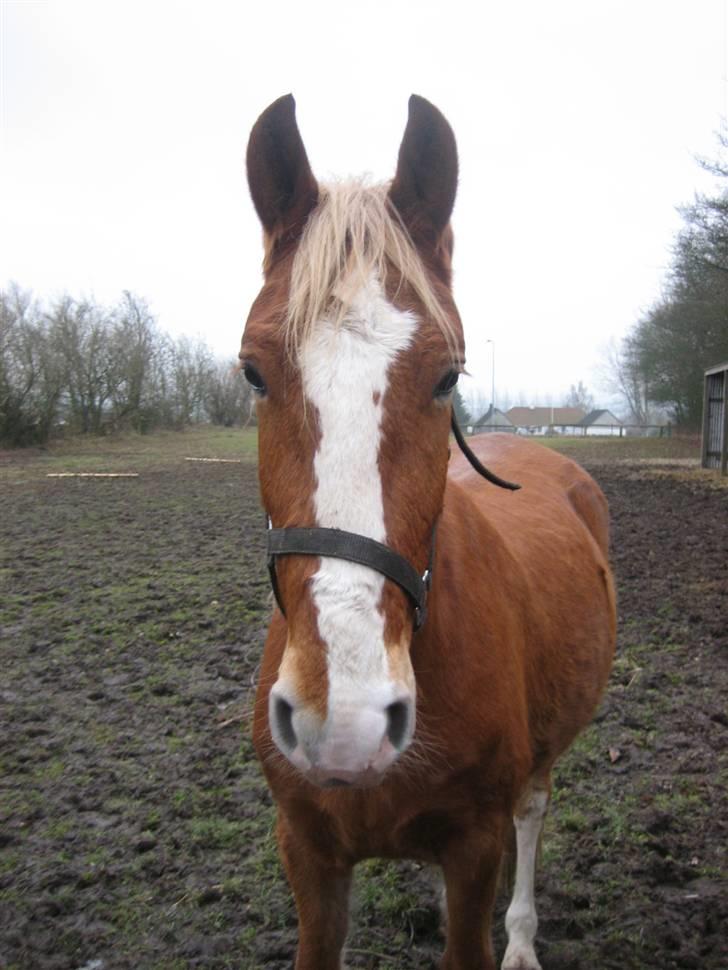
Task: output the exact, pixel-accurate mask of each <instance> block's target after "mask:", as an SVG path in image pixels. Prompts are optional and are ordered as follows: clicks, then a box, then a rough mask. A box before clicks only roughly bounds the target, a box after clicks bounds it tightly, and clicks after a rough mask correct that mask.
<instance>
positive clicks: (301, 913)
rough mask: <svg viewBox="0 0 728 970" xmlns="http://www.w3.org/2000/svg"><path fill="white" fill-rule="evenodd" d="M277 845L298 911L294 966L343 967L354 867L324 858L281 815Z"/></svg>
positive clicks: (310, 969)
mask: <svg viewBox="0 0 728 970" xmlns="http://www.w3.org/2000/svg"><path fill="white" fill-rule="evenodd" d="M278 849H279V851H280V855H281V859H282V861H283V866H284V868H285V870H286V875H287V876H288V882H289V884H290V886H291V889H292V891H293V897H294V899H295V902H296V910H297V912H298V949H297V951H296V964H295V970H342V962H341V951H342V950H343V948H344V943H345V942H346V932H347V928H348V923H349V890H350V888H351V873H352V867H351V866H350V865H347V864H342V863H341V862H337V861H335V860H329V859H327V858H325V857H324V856H322V855H321V854H320V853H319V852H318V851H317V850H316V848H314V847H312V846H310V845H307V844H306V842H305V840H304V839H298V838H296V835H295V833H294V832H292V831H291V830H290V829H289V828H288V826H287V825H286V824H285V822H283V821H282V820H280V819H279V823H278Z"/></svg>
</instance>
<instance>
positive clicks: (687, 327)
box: [607, 130, 728, 428]
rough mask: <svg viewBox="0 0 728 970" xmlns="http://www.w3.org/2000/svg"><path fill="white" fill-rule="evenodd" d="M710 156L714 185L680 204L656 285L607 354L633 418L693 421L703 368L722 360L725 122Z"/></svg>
mask: <svg viewBox="0 0 728 970" xmlns="http://www.w3.org/2000/svg"><path fill="white" fill-rule="evenodd" d="M718 149H719V154H718V158H717V159H716V160H715V161H707V160H701V161H700V164H701V165H702V167H703V168H704V169H705V170H706V171H708V172H710V174H711V175H713V176H715V177H716V180H717V185H716V190H715V192H713V193H712V194H710V195H703V194H701V195H697V196H696V198H695V201H694V202H693V203H692V204H690V205H685V206H683V207H682V208H681V210H680V211H681V214H682V217H683V219H684V226H683V228H682V229H681V230H680V232H679V233H678V235H677V238H676V240H675V243H674V246H673V254H672V264H671V266H670V270H669V273H668V275H667V279H666V281H665V286H664V291H663V294H662V296H661V298H660V299H659V300H657V301H656V302H655V303H654V304H653V305H652V306H651V307H649V308H648V309H647V310H646V311H645V312H644V313H643V314H642V316H641V317H640V319H639V320H638V321H637V322H636V324H635V325H634V326H633V327H632V329H631V331H630V332H629V333H628V334H627V336H626V337H625V339H624V340H623V342H622V345H621V347H619V348H618V349H617V350H616V352H615V351H614V350H613V351H612V352H611V355H610V360H609V361H608V362H607V364H608V370H609V374H610V377H611V384H612V388H613V389H614V390H616V391H618V392H619V393H620V394H621V395H622V397H623V399H624V401H625V403H626V405H627V408H628V410H629V412H630V416H631V418H632V420H634V421H636V422H637V423H649V422H650V420H651V414H652V411H653V408H654V407H655V406H657V407H658V408H662V409H666V410H667V412H668V414H669V415H670V417H671V419H672V420H673V421H674V422H675V423H676V424H677V425H681V426H685V427H694V428H697V427H700V420H701V414H702V410H703V373H704V371H705V370H706V369H707V368H708V367H711V366H713V365H715V364H721V363H723V362H724V361H726V360H728V130H727V131H724V132H723V133H722V134H721V135H720V136H719V139H718Z"/></svg>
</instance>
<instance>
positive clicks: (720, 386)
mask: <svg viewBox="0 0 728 970" xmlns="http://www.w3.org/2000/svg"><path fill="white" fill-rule="evenodd" d="M702 464H703V468H720V471H721V474H722V475H725V474H728V362H726V363H724V364H718V365H717V367H709V368H708V370H706V372H705V388H704V391H703V451H702Z"/></svg>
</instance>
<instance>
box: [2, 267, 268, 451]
mask: <svg viewBox="0 0 728 970" xmlns="http://www.w3.org/2000/svg"><path fill="white" fill-rule="evenodd" d="M235 364H236V361H234V360H226V361H222V360H219V359H216V358H215V357H214V356H213V354H212V353H211V351H210V349H209V348H208V347H207V345H206V344H205V343H204V342H203V341H202V340H199V339H198V340H190V339H189V338H187V337H178V338H176V339H175V338H172V337H170V336H169V335H168V334H166V333H163V332H162V331H161V330H160V329H159V328H158V326H157V322H156V320H155V319H154V317H153V316H152V314H151V313H150V312H149V309H148V307H147V305H146V303H145V302H144V300H143V299H141V298H139V297H138V296H135V295H134V294H132V293H129V292H125V293H124V294H123V296H122V297H121V299H120V300H119V302H118V303H117V304H116V305H114V306H110V307H109V306H101V305H99V304H97V303H95V302H93V301H91V300H77V299H74V298H73V297H70V296H63V297H61V298H60V299H59V300H57V301H56V302H55V303H52V304H50V305H47V306H45V305H43V304H42V303H41V302H39V301H37V300H35V299H33V297H32V295H31V294H30V293H28V292H25V291H23V290H21V289H20V288H19V287H18V286H16V285H11V286H9V287H8V289H7V290H5V291H0V441H3V442H4V443H6V444H12V445H25V444H42V443H43V442H45V441H47V440H48V439H49V438H51V437H52V436H53V435H55V434H58V433H60V432H63V433H69V434H104V433H106V432H108V431H116V430H123V429H129V430H134V431H139V432H147V431H151V430H153V429H156V428H181V427H184V426H186V425H189V424H192V423H195V422H201V421H205V422H211V423H213V424H220V425H227V426H231V425H236V424H244V423H246V422H247V421H248V420H249V419H250V412H251V408H250V389H249V386H248V384H247V383H246V381H245V380H244V378H243V377H242V375H241V374H240V373H239V372H238V371H237V370H236V368H235Z"/></svg>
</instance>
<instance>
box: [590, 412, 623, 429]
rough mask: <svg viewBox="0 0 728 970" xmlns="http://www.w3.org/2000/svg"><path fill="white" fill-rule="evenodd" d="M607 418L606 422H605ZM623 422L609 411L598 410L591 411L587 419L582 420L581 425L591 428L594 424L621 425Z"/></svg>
mask: <svg viewBox="0 0 728 970" xmlns="http://www.w3.org/2000/svg"><path fill="white" fill-rule="evenodd" d="M605 418H606V420H604V419H605ZM621 423H622V422H621V421H620V420H619V418H618V417H616V416H615V415H614V414H612V412H611V411H608V410H607V409H606V408H597V409H596V410H595V411H590V412H589V414H587V415H586V417H585V418H582V420H581V421H580V424H581V425H582V426H583V427H585V428H586V427H589V425H592V424H621Z"/></svg>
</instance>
